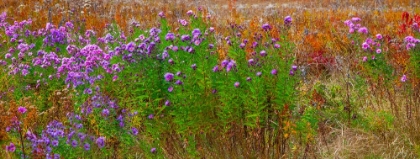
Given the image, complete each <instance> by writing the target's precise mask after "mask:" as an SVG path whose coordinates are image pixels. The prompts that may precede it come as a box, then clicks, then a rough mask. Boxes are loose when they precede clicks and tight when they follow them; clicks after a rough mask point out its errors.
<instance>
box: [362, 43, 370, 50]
mask: <svg viewBox="0 0 420 159" xmlns="http://www.w3.org/2000/svg"><path fill="white" fill-rule="evenodd" d="M368 48H370V46H369V44H368V43H367V42H364V43H363V44H362V49H363V50H367V49H368Z"/></svg>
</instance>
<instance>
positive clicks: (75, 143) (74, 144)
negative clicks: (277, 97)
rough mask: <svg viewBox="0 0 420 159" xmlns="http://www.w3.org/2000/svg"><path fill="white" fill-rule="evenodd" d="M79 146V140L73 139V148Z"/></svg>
mask: <svg viewBox="0 0 420 159" xmlns="http://www.w3.org/2000/svg"><path fill="white" fill-rule="evenodd" d="M77 144H78V143H77V140H74V139H73V140H72V141H71V146H73V147H77Z"/></svg>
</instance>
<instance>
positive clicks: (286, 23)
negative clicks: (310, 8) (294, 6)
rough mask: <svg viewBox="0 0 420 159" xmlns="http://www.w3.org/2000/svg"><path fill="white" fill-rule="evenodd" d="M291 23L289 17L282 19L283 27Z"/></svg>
mask: <svg viewBox="0 0 420 159" xmlns="http://www.w3.org/2000/svg"><path fill="white" fill-rule="evenodd" d="M291 23H292V17H290V16H286V17H285V18H284V24H285V25H290V24H291Z"/></svg>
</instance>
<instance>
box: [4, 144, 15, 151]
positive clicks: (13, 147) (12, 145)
mask: <svg viewBox="0 0 420 159" xmlns="http://www.w3.org/2000/svg"><path fill="white" fill-rule="evenodd" d="M15 150H16V146H15V144H13V143H12V142H11V143H10V144H9V145H6V151H9V152H15Z"/></svg>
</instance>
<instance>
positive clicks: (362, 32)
mask: <svg viewBox="0 0 420 159" xmlns="http://www.w3.org/2000/svg"><path fill="white" fill-rule="evenodd" d="M357 32H359V33H361V34H367V33H368V29H367V28H366V27H361V28H359V29H358V30H357Z"/></svg>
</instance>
